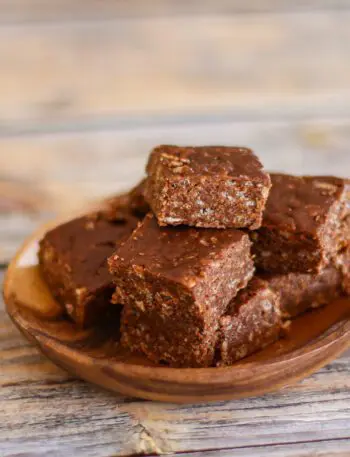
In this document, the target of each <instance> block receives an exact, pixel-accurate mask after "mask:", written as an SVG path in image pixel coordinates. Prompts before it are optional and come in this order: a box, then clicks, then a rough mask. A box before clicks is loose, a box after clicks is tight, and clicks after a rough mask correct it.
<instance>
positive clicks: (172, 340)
mask: <svg viewBox="0 0 350 457" xmlns="http://www.w3.org/2000/svg"><path fill="white" fill-rule="evenodd" d="M250 248H251V243H250V240H249V236H248V235H247V234H245V233H243V232H241V231H238V230H234V229H228V230H214V229H195V228H189V227H184V226H182V227H177V228H174V227H164V228H161V227H159V226H158V224H157V220H156V218H155V217H154V216H153V215H152V214H148V215H147V216H146V218H145V219H144V221H143V222H142V223H141V224H140V225H139V227H138V228H137V229H136V230H135V231H134V233H133V235H132V236H131V237H130V238H129V239H128V240H127V241H126V242H125V243H124V244H123V245H122V246H121V247H120V248H119V249H118V251H117V253H116V255H114V256H112V257H111V258H110V260H109V263H110V269H111V272H112V274H113V275H114V279H115V284H116V293H115V295H114V300H115V302H116V303H122V304H124V305H125V306H124V309H123V314H122V327H121V332H122V342H123V344H124V345H125V346H126V347H128V348H129V349H131V350H133V351H141V352H143V353H144V354H146V356H147V357H149V358H150V359H152V360H154V361H156V362H164V363H167V364H169V365H172V366H182V367H201V366H210V365H211V364H212V363H213V358H214V351H215V343H216V337H217V335H216V331H217V327H218V322H219V318H220V317H221V315H222V314H223V313H224V312H225V309H226V307H227V305H228V303H229V302H230V300H231V299H232V297H234V296H235V295H236V294H237V292H238V291H239V290H240V289H241V288H244V287H245V286H246V284H247V283H248V281H249V280H250V278H251V277H252V275H253V273H254V265H253V261H252V258H251V254H250Z"/></svg>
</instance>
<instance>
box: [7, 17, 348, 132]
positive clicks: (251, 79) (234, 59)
mask: <svg viewBox="0 0 350 457" xmlns="http://www.w3.org/2000/svg"><path fill="white" fill-rule="evenodd" d="M349 19H350V8H349V9H348V10H341V11H337V10H333V11H331V12H330V11H322V10H321V11H314V12H310V11H307V12H305V13H303V14H300V13H294V12H284V13H283V12H282V13H278V14H277V13H275V14H259V13H256V14H248V15H234V14H229V15H223V14H217V15H214V14H212V15H209V16H208V15H206V16H201V15H198V16H196V17H193V16H191V15H180V16H171V15H163V16H160V17H155V16H148V17H139V18H134V19H129V18H115V19H110V20H104V21H103V20H101V21H73V22H69V21H68V22H67V23H66V22H61V23H40V24H38V23H36V22H35V23H29V24H27V23H26V24H23V23H19V24H12V25H3V26H1V23H0V61H1V73H0V97H1V104H0V119H1V121H2V131H3V132H4V133H5V134H10V133H11V132H12V128H13V123H14V122H18V123H19V124H18V125H17V129H19V128H22V129H34V128H35V129H38V128H42V129H45V128H47V127H50V128H53V127H54V126H55V125H56V124H58V125H62V124H63V125H67V124H68V125H70V126H71V127H72V126H74V122H78V123H80V122H83V121H84V122H87V123H89V122H90V123H91V122H92V123H98V122H101V120H103V118H104V119H105V121H108V120H109V119H111V120H112V121H113V119H114V118H115V117H118V116H128V117H130V116H135V115H138V116H141V115H142V116H145V117H147V116H153V115H157V114H158V115H163V114H165V113H166V114H167V115H169V114H177V115H179V114H181V115H182V114H183V113H198V112H200V113H201V112H204V111H206V112H210V111H212V112H213V113H214V112H215V111H216V112H218V113H220V112H226V111H236V112H237V111H238V110H239V111H240V112H241V111H246V112H248V113H262V112H264V113H265V115H269V113H270V112H271V111H272V110H275V111H276V110H278V109H281V108H283V110H295V109H297V110H298V107H299V108H300V107H301V106H304V107H305V106H309V109H310V107H312V110H313V111H314V113H316V112H318V113H319V114H324V115H325V114H326V115H328V116H329V115H335V114H336V113H337V112H344V111H345V110H346V111H347V110H348V106H349V99H350V94H349V78H348V73H349V61H348V55H349V46H350V45H349V43H350V30H349V27H348V23H349ZM320 50H322V52H320ZM347 112H348V111H347Z"/></svg>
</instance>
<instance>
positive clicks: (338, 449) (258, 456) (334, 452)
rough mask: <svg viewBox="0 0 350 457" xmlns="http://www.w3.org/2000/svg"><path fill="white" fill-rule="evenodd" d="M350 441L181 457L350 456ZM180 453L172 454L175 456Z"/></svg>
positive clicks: (266, 447) (297, 444) (194, 454)
mask: <svg viewBox="0 0 350 457" xmlns="http://www.w3.org/2000/svg"><path fill="white" fill-rule="evenodd" d="M349 453H350V442H349V440H348V439H345V440H341V439H340V440H331V441H326V440H321V441H317V442H314V443H295V444H283V445H280V444H277V445H272V446H255V447H246V448H242V449H225V450H214V451H207V450H205V451H199V452H190V453H187V452H185V453H184V454H181V457H214V456H215V457H247V456H249V457H296V456H298V457H310V456H312V457H314V456H315V457H316V456H317V457H349ZM176 455H179V454H171V455H169V457H175V456H176Z"/></svg>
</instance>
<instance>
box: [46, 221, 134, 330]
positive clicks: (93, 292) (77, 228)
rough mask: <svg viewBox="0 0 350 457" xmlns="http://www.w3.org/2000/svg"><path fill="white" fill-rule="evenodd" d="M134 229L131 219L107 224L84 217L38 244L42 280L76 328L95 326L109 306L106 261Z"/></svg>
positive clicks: (61, 228) (111, 290) (109, 284)
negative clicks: (76, 325)
mask: <svg viewBox="0 0 350 457" xmlns="http://www.w3.org/2000/svg"><path fill="white" fill-rule="evenodd" d="M136 225H137V219H135V218H133V217H127V218H125V217H124V216H123V218H121V220H119V221H117V222H110V221H107V220H104V219H102V218H100V217H97V216H96V215H93V216H91V215H87V216H84V217H80V218H77V219H74V220H72V221H69V222H67V223H65V224H63V225H60V226H58V227H56V228H55V229H53V230H51V231H49V232H48V233H47V234H46V235H45V236H44V238H43V239H42V241H41V242H40V250H39V261H40V266H41V271H42V274H43V276H44V279H45V281H46V282H47V284H48V285H49V287H50V290H51V292H52V294H53V295H54V296H55V298H56V299H57V301H58V302H59V303H61V304H62V305H63V306H64V308H65V310H66V312H67V314H68V316H69V317H70V318H71V319H72V320H73V321H75V322H76V323H77V324H78V326H80V327H87V326H89V325H91V324H94V323H95V321H97V320H98V319H99V317H100V315H101V314H103V311H104V309H105V308H106V306H107V305H108V304H109V302H110V299H111V296H112V294H113V290H114V287H113V285H112V277H111V275H110V273H109V270H108V264H107V259H108V257H109V256H111V255H112V254H113V252H115V250H116V249H117V247H118V246H119V244H120V242H121V241H123V240H124V239H125V238H126V237H128V236H129V235H130V234H131V232H132V231H133V229H134V228H135V227H136Z"/></svg>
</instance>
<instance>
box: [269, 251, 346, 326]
mask: <svg viewBox="0 0 350 457" xmlns="http://www.w3.org/2000/svg"><path fill="white" fill-rule="evenodd" d="M264 279H265V280H266V281H267V282H268V283H269V286H270V288H271V289H272V290H273V291H275V292H276V293H277V294H278V295H279V297H280V304H281V313H282V316H283V318H292V317H296V316H298V315H299V314H302V313H304V312H305V311H307V310H309V309H313V308H319V307H320V306H324V305H327V304H328V303H331V302H332V301H334V300H335V299H337V298H339V297H341V296H342V295H350V288H349V286H350V249H348V250H346V251H344V252H343V253H341V254H339V255H337V257H336V259H335V260H334V261H332V262H331V263H330V264H329V265H327V267H325V268H324V269H322V270H321V271H320V272H319V273H314V274H308V273H287V274H284V275H265V276H264Z"/></svg>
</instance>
